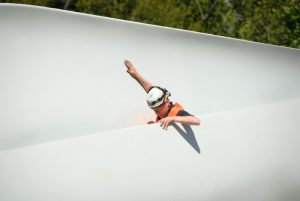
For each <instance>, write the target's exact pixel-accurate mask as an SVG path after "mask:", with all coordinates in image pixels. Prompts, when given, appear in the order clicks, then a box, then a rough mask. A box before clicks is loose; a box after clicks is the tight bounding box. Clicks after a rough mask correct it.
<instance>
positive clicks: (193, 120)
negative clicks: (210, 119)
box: [174, 116, 201, 126]
mask: <svg viewBox="0 0 300 201" xmlns="http://www.w3.org/2000/svg"><path fill="white" fill-rule="evenodd" d="M174 122H177V123H181V124H188V125H197V126H198V125H200V123H201V122H200V119H198V118H197V117H195V116H175V117H174Z"/></svg>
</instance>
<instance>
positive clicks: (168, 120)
mask: <svg viewBox="0 0 300 201" xmlns="http://www.w3.org/2000/svg"><path fill="white" fill-rule="evenodd" d="M174 118H175V117H165V118H163V119H161V120H159V123H160V126H161V127H162V128H163V129H165V130H167V129H168V126H169V125H170V123H172V122H174Z"/></svg>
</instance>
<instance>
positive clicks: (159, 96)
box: [147, 86, 171, 109]
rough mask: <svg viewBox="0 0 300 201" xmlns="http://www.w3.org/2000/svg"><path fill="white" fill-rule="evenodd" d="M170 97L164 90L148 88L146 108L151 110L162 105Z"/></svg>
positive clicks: (156, 87)
mask: <svg viewBox="0 0 300 201" xmlns="http://www.w3.org/2000/svg"><path fill="white" fill-rule="evenodd" d="M169 96H171V94H170V92H168V91H167V90H166V89H163V88H161V87H158V86H153V87H151V88H150V90H149V92H148V94H147V103H148V106H149V107H150V108H151V109H153V108H156V107H158V106H160V105H161V104H163V103H164V101H165V100H166V99H167V98H168V97H169Z"/></svg>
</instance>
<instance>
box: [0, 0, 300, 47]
mask: <svg viewBox="0 0 300 201" xmlns="http://www.w3.org/2000/svg"><path fill="white" fill-rule="evenodd" d="M0 1H1V0H0ZM2 2H11V3H26V4H34V5H40V6H49V7H55V8H65V9H69V10H74V11H78V12H85V13H90V14H95V15H101V16H107V17H113V18H119V19H125V20H132V21H138V22H144V23H149V24H156V25H162V26H169V27H174V28H180V29H187V30H193V31H199V32H206V33H211V34H217V35H224V36H229V37H235V38H241V39H246V40H252V41H258V42H263V43H271V44H275V45H283V46H288V47H295V48H300V0H276V1H275V0H57V1H52V0H11V1H2Z"/></svg>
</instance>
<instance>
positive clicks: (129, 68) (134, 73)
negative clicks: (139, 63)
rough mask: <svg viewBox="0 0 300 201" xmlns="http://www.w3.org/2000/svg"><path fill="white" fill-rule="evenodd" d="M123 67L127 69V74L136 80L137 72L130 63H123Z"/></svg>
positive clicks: (126, 61)
mask: <svg viewBox="0 0 300 201" xmlns="http://www.w3.org/2000/svg"><path fill="white" fill-rule="evenodd" d="M124 64H125V66H126V67H127V73H129V75H131V77H133V78H137V76H138V72H137V70H136V69H135V68H134V66H133V65H132V63H131V62H130V61H128V60H125V61H124Z"/></svg>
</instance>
